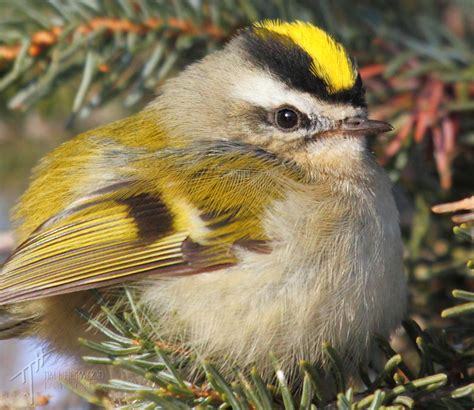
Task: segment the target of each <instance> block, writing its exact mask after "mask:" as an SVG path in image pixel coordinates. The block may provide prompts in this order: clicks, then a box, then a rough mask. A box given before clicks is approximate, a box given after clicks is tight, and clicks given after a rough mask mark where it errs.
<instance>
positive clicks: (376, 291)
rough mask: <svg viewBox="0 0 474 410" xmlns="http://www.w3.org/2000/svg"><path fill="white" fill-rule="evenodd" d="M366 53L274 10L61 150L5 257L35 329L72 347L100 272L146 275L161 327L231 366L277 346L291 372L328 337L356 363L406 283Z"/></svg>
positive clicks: (10, 289)
mask: <svg viewBox="0 0 474 410" xmlns="http://www.w3.org/2000/svg"><path fill="white" fill-rule="evenodd" d="M261 30H266V32H265V34H264V35H262V31H261ZM325 47H326V48H325ZM320 48H321V50H320ZM278 50H279V53H277V51H278ZM320 51H321V52H323V51H324V53H330V55H329V57H328V56H326V55H325V54H324V55H323V54H321V53H320ZM331 53H332V54H331ZM334 53H335V54H334ZM272 56H273V57H272ZM331 56H332V57H331ZM331 58H332V60H331ZM292 67H294V68H295V69H293V68H292ZM352 70H353V67H352V65H350V61H349V59H348V58H347V55H346V53H345V51H344V50H343V49H342V48H341V46H339V45H337V43H335V42H334V41H333V40H332V39H330V37H328V36H327V35H326V34H325V33H323V32H321V31H320V30H319V29H316V28H315V27H313V26H310V25H307V24H303V23H296V24H287V23H282V24H279V23H278V24H277V23H269V22H266V23H262V24H261V25H257V26H255V27H252V28H250V29H248V30H247V31H244V32H242V33H241V34H240V35H239V36H237V37H236V38H234V39H233V40H232V41H231V42H230V43H229V44H228V45H227V46H226V47H225V48H224V49H223V50H221V51H218V52H216V53H214V54H212V55H210V56H208V57H206V58H205V59H203V60H202V61H200V62H197V63H195V64H193V65H191V66H190V67H189V68H187V69H186V70H185V71H184V72H182V73H181V74H180V75H179V76H178V77H176V78H174V79H171V80H169V81H167V82H166V83H165V84H164V85H163V87H162V90H161V94H160V96H159V97H158V98H157V99H156V101H155V102H154V103H153V104H151V105H150V106H149V107H147V108H146V109H145V110H144V111H142V112H141V113H139V114H136V115H134V116H132V117H129V118H127V119H124V120H121V121H118V122H116V123H113V124H110V125H106V126H104V127H101V128H98V129H96V130H92V131H88V132H86V133H85V134H82V135H80V136H78V137H76V138H74V139H73V140H71V141H68V142H66V143H65V144H63V145H62V146H61V147H59V148H58V149H57V150H56V151H54V152H53V153H51V154H50V155H48V156H47V157H46V158H45V159H43V160H42V161H41V163H40V165H39V166H38V167H37V169H36V170H35V172H34V177H33V180H32V183H31V186H30V188H29V189H28V190H27V192H26V193H25V195H24V196H23V198H22V199H21V201H20V203H19V205H18V207H17V208H16V211H15V214H14V215H15V220H16V223H17V238H18V244H19V245H18V248H17V249H16V251H15V252H14V253H13V255H12V256H11V257H10V259H9V260H8V261H7V262H6V264H5V265H4V267H3V268H2V272H1V275H0V304H4V305H6V307H7V308H8V310H9V312H10V313H9V315H10V318H11V317H12V316H11V315H13V316H14V317H16V318H21V321H24V325H25V326H24V328H21V333H22V334H24V335H28V334H35V335H38V336H40V337H41V338H44V339H46V340H49V341H51V342H52V343H53V344H54V345H55V346H56V347H58V349H62V350H68V351H74V350H76V345H75V338H76V336H78V335H79V334H81V333H82V332H84V329H83V328H82V327H81V324H80V323H81V322H80V320H79V319H77V318H75V316H74V313H73V311H74V308H76V307H82V308H86V309H88V310H90V311H92V312H94V304H93V300H92V299H91V298H90V296H89V294H88V292H87V290H88V289H91V288H96V287H104V286H105V287H109V288H110V286H116V285H117V284H120V283H122V282H125V281H128V282H130V281H132V282H133V284H134V287H135V288H136V289H137V291H138V294H139V299H140V303H143V304H145V305H146V307H147V310H148V312H149V314H150V317H151V318H152V319H153V323H155V326H154V327H155V331H156V337H157V338H164V339H166V340H169V341H173V342H175V343H180V344H183V345H184V346H185V347H190V348H193V349H195V351H197V352H198V353H200V354H201V355H203V356H206V357H210V358H212V359H214V360H216V361H217V362H218V364H220V366H221V367H222V368H223V369H229V366H230V365H233V364H236V363H238V364H239V365H241V366H250V365H251V364H254V363H256V364H257V365H258V366H259V367H260V368H261V369H262V370H263V371H265V370H269V368H270V364H269V362H268V352H269V351H270V350H273V351H274V352H275V353H276V354H277V355H278V356H280V357H281V359H282V363H283V365H284V366H285V367H286V370H287V371H288V372H291V371H292V369H293V368H294V366H295V364H296V363H297V361H298V359H301V358H306V359H310V360H314V361H316V362H317V361H321V344H322V343H323V342H324V341H330V342H331V343H332V344H333V345H334V346H335V347H336V348H338V350H339V351H340V352H341V353H342V354H343V355H344V358H345V364H346V366H347V368H348V369H351V368H354V367H356V366H357V364H358V362H359V361H360V360H366V359H367V358H368V357H369V352H370V350H371V344H370V340H371V338H372V336H373V335H374V334H375V333H379V334H382V335H388V334H389V332H390V331H391V330H393V329H394V328H395V327H396V326H397V324H398V322H399V320H400V319H401V317H402V315H403V313H404V310H405V293H406V290H405V281H404V275H403V270H402V256H401V253H402V249H401V239H400V232H399V228H398V220H397V219H398V215H397V210H396V207H395V203H394V201H393V197H392V194H391V187H390V183H389V181H388V178H387V177H386V176H385V174H384V173H383V171H382V170H381V168H380V167H379V166H378V165H377V164H376V162H375V161H374V159H373V158H372V156H371V154H370V153H369V152H368V150H367V148H366V145H365V140H364V138H363V136H362V134H365V133H368V132H370V131H371V130H372V129H376V126H378V127H379V128H378V129H382V128H383V127H382V128H380V123H376V122H370V121H369V120H367V111H366V107H365V102H364V101H363V89H362V85H361V82H360V78H359V77H357V76H356V75H355V74H354V72H353V71H352ZM287 72H288V73H290V74H289V75H288V77H286V75H285V73H287ZM300 73H302V74H301V76H298V75H296V74H300ZM282 109H285V110H290V111H291V112H293V114H294V115H296V116H297V118H298V122H297V126H295V127H292V128H289V127H288V128H282V127H281V126H279V125H278V122H277V118H278V114H279V112H280V111H281V110H282ZM364 127H365V128H364ZM371 127H375V128H371ZM385 129H387V128H386V127H385ZM71 292H75V293H72V294H71ZM116 298H117V293H116V292H115V293H114V299H113V300H114V301H115V300H118V299H120V297H119V296H118V299H116ZM18 320H20V319H18ZM18 320H17V321H16V322H15V325H16V324H17V323H18ZM5 323H7V322H5ZM8 323H9V324H10V325H11V324H12V323H13V322H12V321H11V320H9V321H8ZM58 328H61V329H68V331H67V337H64V332H62V333H61V336H60V337H58V332H57V329H58ZM18 329H20V328H18ZM1 334H2V329H0V335H1ZM3 335H4V336H11V333H7V329H6V328H5V331H4V333H3Z"/></svg>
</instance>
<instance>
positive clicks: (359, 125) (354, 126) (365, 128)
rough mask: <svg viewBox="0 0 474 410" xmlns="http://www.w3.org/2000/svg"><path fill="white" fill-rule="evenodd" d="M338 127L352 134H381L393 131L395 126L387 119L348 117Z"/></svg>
mask: <svg viewBox="0 0 474 410" xmlns="http://www.w3.org/2000/svg"><path fill="white" fill-rule="evenodd" d="M338 129H339V130H340V131H343V132H347V133H348V134H351V135H354V134H355V135H362V136H363V135H367V134H380V133H382V132H388V131H392V130H393V127H392V126H391V125H390V124H389V123H388V122H385V121H377V120H369V119H368V118H361V117H355V118H348V119H347V120H344V121H342V122H341V123H340V125H339V127H338Z"/></svg>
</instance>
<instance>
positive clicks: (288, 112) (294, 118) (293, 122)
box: [275, 108, 300, 130]
mask: <svg viewBox="0 0 474 410" xmlns="http://www.w3.org/2000/svg"><path fill="white" fill-rule="evenodd" d="M299 122H300V117H299V114H298V113H297V112H296V111H294V110H292V109H290V108H282V109H281V110H278V111H277V112H276V113H275V123H276V124H277V125H278V126H279V127H280V128H282V129H284V130H291V129H294V128H296V127H297V126H298V124H299Z"/></svg>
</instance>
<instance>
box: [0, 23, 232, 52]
mask: <svg viewBox="0 0 474 410" xmlns="http://www.w3.org/2000/svg"><path fill="white" fill-rule="evenodd" d="M161 28H169V29H172V30H176V31H179V32H181V33H185V34H192V35H199V34H205V35H208V36H210V37H213V38H215V39H222V38H225V36H226V33H224V31H223V30H222V29H221V28H220V27H217V26H216V25H214V24H211V23H209V22H207V23H204V24H202V25H201V26H197V25H195V24H194V23H193V22H192V21H189V20H180V19H177V18H175V17H170V18H169V19H167V20H162V19H159V18H149V19H147V20H145V21H144V22H143V23H134V22H132V21H130V20H128V19H124V18H113V17H95V18H93V19H92V20H90V21H89V22H88V23H85V24H81V25H79V26H77V27H76V29H75V30H74V32H75V33H79V34H82V35H87V34H89V33H90V32H93V31H97V30H100V29H105V30H106V32H107V33H136V34H139V35H145V34H146V33H148V32H150V31H154V30H159V29H161ZM63 31H64V27H63V26H54V27H51V29H49V30H42V31H37V32H35V33H34V34H33V35H32V36H31V45H30V47H29V49H28V54H29V55H30V56H31V57H37V56H39V55H41V54H43V53H44V52H45V51H46V50H47V49H49V48H50V47H52V46H53V45H55V44H56V43H57V42H58V39H59V36H60V35H61V33H63ZM72 37H73V36H72V35H71V36H70V38H72ZM20 48H21V47H20V45H19V44H12V45H3V46H0V60H6V61H14V60H15V59H16V57H17V56H18V54H19V52H20Z"/></svg>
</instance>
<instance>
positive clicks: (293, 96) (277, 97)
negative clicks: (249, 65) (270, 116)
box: [231, 72, 315, 116]
mask: <svg viewBox="0 0 474 410" xmlns="http://www.w3.org/2000/svg"><path fill="white" fill-rule="evenodd" d="M231 92H232V95H233V96H234V97H235V98H238V99H240V100H243V101H246V102H248V103H250V104H253V105H257V106H260V107H263V108H266V109H275V108H278V107H280V106H282V105H291V106H293V107H295V108H296V109H297V110H299V111H300V112H302V113H304V114H306V115H307V116H311V114H312V113H313V112H314V108H315V101H314V99H313V98H312V97H311V96H309V95H308V94H305V93H302V92H297V91H293V90H291V89H290V88H288V87H287V86H286V85H285V84H283V83H282V82H280V81H278V80H276V79H274V78H273V77H271V76H270V75H268V74H266V73H264V72H262V73H253V74H248V75H246V76H244V77H241V78H239V79H238V82H236V83H235V84H234V86H233V88H232V90H231Z"/></svg>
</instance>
